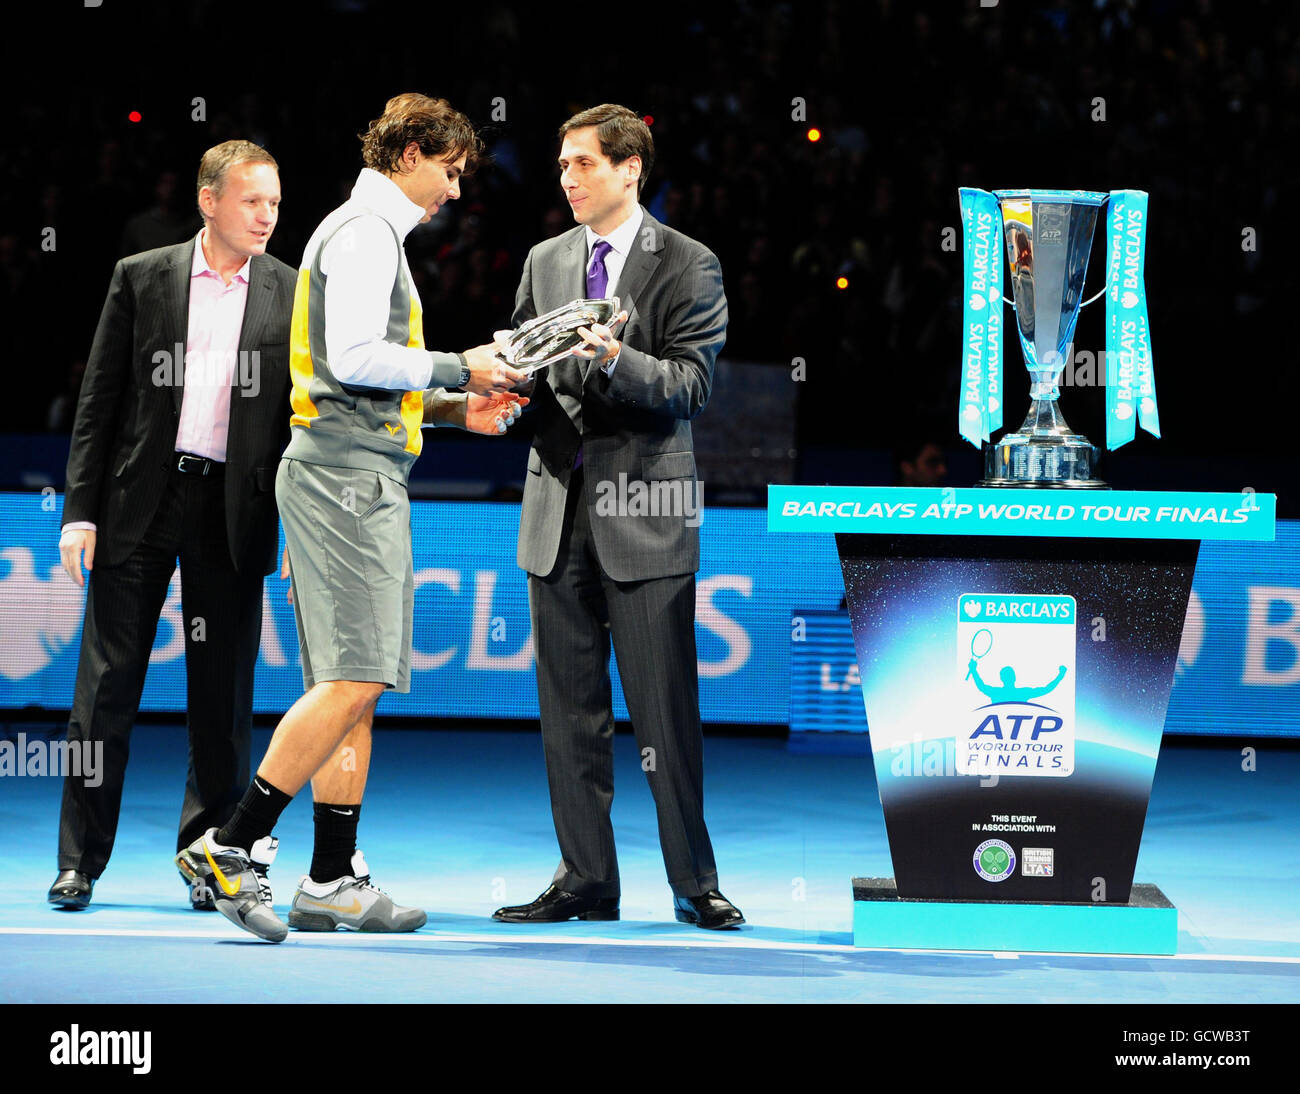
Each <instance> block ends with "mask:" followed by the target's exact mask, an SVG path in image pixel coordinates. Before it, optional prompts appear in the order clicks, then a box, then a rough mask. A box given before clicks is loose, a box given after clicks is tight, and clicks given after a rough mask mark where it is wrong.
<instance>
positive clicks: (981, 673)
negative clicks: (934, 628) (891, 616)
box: [955, 593, 1075, 777]
mask: <svg viewBox="0 0 1300 1094" xmlns="http://www.w3.org/2000/svg"><path fill="white" fill-rule="evenodd" d="M1074 621H1075V605H1074V597H1072V596H1041V595H1038V594H1035V593H1025V594H1020V595H1007V594H1005V593H962V595H961V596H960V597H959V598H958V600H957V672H958V675H959V677H960V679H961V686H960V688H959V690H958V694H959V695H960V696H961V699H960V704H959V708H958V710H957V711H956V712H955V714H956V734H955V735H956V738H957V771H958V773H959V774H962V775H1038V776H1054V777H1062V776H1066V775H1069V774H1071V773H1072V772H1073V771H1074Z"/></svg>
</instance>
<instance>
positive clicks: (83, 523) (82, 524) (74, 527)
mask: <svg viewBox="0 0 1300 1094" xmlns="http://www.w3.org/2000/svg"><path fill="white" fill-rule="evenodd" d="M97 531H99V529H98V528H96V527H95V523H94V521H89V520H74V521H69V522H68V523H67V524H65V525H64V526H63V527H62V528H60V529H59V535H63V533H64V532H97Z"/></svg>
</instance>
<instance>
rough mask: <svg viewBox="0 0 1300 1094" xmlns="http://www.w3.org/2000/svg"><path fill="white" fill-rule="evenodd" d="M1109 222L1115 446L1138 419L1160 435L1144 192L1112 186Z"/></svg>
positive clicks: (1109, 373)
mask: <svg viewBox="0 0 1300 1094" xmlns="http://www.w3.org/2000/svg"><path fill="white" fill-rule="evenodd" d="M1106 224H1107V242H1108V247H1107V264H1106V447H1107V448H1108V449H1112V450H1113V449H1116V448H1119V447H1120V446H1121V445H1124V444H1127V443H1128V442H1129V441H1131V440H1132V439H1133V437H1134V436H1135V434H1136V432H1137V424H1138V422H1139V421H1140V422H1141V424H1142V428H1143V429H1145V430H1146V431H1147V432H1148V433H1150V434H1151V435H1152V436H1155V437H1158V436H1160V411H1159V408H1158V407H1157V405H1156V381H1155V372H1154V370H1153V368H1152V363H1151V332H1150V324H1149V321H1148V318H1147V292H1146V283H1145V280H1144V275H1145V266H1146V232H1147V195H1146V192H1145V191H1143V190H1112V191H1111V195H1110V210H1109V214H1108V217H1107V222H1106Z"/></svg>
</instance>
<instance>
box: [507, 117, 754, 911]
mask: <svg viewBox="0 0 1300 1094" xmlns="http://www.w3.org/2000/svg"><path fill="white" fill-rule="evenodd" d="M560 136H561V138H562V141H563V146H562V148H561V151H560V157H559V164H560V169H561V172H562V174H561V176H560V185H561V187H562V188H563V190H564V194H565V197H566V199H567V200H568V202H569V205H570V207H571V208H572V210H573V216H574V219H575V220H576V221H577V222H578V225H579V226H578V227H576V228H574V229H573V230H572V231H569V232H567V233H565V234H564V235H561V236H559V237H557V238H555V239H552V240H548V241H546V242H545V243H540V244H538V245H537V246H536V247H534V248H533V249H532V251H531V252H530V253H529V255H528V259H527V261H526V262H525V264H524V272H523V278H522V280H521V281H520V284H519V291H518V294H517V296H516V300H515V312H514V316H513V320H512V321H513V323H514V324H515V325H516V326H518V325H519V324H520V323H523V322H525V321H526V320H528V319H531V318H533V317H534V316H536V315H540V314H543V313H545V312H547V311H549V310H551V309H553V308H555V307H558V306H559V305H561V304H565V303H567V302H568V301H570V300H573V299H575V298H577V297H605V296H614V295H617V296H618V297H619V299H620V300H621V301H622V302H623V304H622V306H623V309H624V310H623V312H622V313H621V314H620V316H618V317H617V318H616V319H615V320H614V321H612V322H611V324H610V326H611V328H612V327H616V326H618V325H619V323H620V322H621V321H622V320H623V319H626V323H627V325H626V327H625V328H624V329H623V331H622V332H621V334H620V336H619V338H617V339H616V338H615V337H614V334H613V332H612V330H611V329H609V328H606V327H603V326H599V325H597V326H594V327H593V328H591V329H590V330H587V331H585V333H584V337H585V338H586V339H587V342H588V343H589V345H588V346H587V348H585V349H583V350H580V351H578V353H577V354H575V355H574V356H572V357H568V358H565V359H563V360H561V361H558V362H556V363H555V364H553V365H551V366H550V367H549V369H547V370H546V372H545V373H543V374H542V375H541V377H540V378H539V379H538V380H537V381H536V386H535V390H534V392H533V407H534V411H533V413H534V418H535V425H536V429H535V440H534V442H533V448H532V451H531V453H530V454H529V459H528V475H527V481H526V484H525V487H524V499H523V508H522V513H521V516H520V525H519V548H518V557H519V565H520V566H521V567H523V569H525V570H526V571H527V572H528V575H529V576H528V599H529V607H530V611H531V616H532V626H533V635H534V638H535V642H536V649H537V690H538V699H539V702H540V707H541V723H542V739H543V745H544V749H545V753H546V769H547V777H548V780H549V783H550V792H551V811H552V815H553V817H554V820H555V832H556V836H557V837H558V839H559V843H560V854H561V861H560V866H559V869H558V870H557V871H556V873H555V877H554V879H553V882H552V884H551V885H550V887H549V888H547V889H546V890H545V892H543V893H542V894H541V896H539V897H538V898H537V899H536V900H535V901H533V902H532V903H530V904H524V905H518V906H514V907H507V908H501V909H498V911H497V912H496V913H495V914H494V918H495V919H497V920H500V921H502V922H508V923H532V922H555V921H559V920H567V919H572V918H575V917H576V918H578V919H605V920H608V919H617V918H618V916H619V911H618V905H619V876H618V862H617V858H616V854H615V849H614V833H613V828H612V826H611V824H610V819H609V809H610V803H611V800H612V799H613V794H614V785H613V735H614V714H613V707H612V700H611V685H610V676H609V654H610V642H611V639H612V641H613V646H614V652H615V654H616V655H617V657H618V663H619V670H620V676H621V678H622V681H623V693H624V696H625V697H626V699H627V705H628V711H629V713H630V714H631V718H632V724H633V728H634V729H635V732H636V737H637V744H638V746H639V747H640V749H641V753H642V756H643V757H644V760H643V767H644V768H645V770H646V774H647V778H648V780H649V782H650V788H651V790H652V792H653V794H654V799H655V807H656V809H657V811H658V817H659V842H660V846H661V848H662V850H663V855H664V864H665V866H666V867H667V872H668V881H669V884H670V885H671V887H672V890H673V896H674V914H675V916H676V918H677V919H678V920H680V921H681V922H683V923H694V924H696V925H697V926H700V927H705V928H710V929H716V928H725V927H735V926H738V925H740V924H741V923H743V922H744V918H743V916H742V915H741V914H740V911H739V910H738V909H737V908H736V907H735V906H734V905H732V904H731V903H730V901H728V900H727V899H726V898H725V897H724V896H723V895H722V894H721V893H720V892H719V891H718V876H717V868H716V866H715V864H714V859H713V847H712V844H711V843H710V841H709V834H708V830H707V828H706V827H705V824H704V783H703V738H702V735H701V732H700V711H699V678H698V670H697V663H696V652H695V571H696V570H697V569H699V557H700V546H699V531H698V527H699V517H700V507H699V489H698V483H697V481H696V478H695V455H694V449H693V445H692V441H691V424H690V423H691V419H692V418H694V417H695V416H696V415H697V414H699V412H700V411H701V410H703V409H704V405H705V403H707V402H708V398H709V391H710V388H711V386H712V382H713V364H714V360H715V358H716V357H717V355H718V351H719V350H720V349H721V348H722V344H723V342H724V341H725V340H726V331H727V301H726V298H725V296H724V295H723V291H722V270H721V267H720V266H719V264H718V260H717V258H716V257H715V256H714V255H713V254H712V253H711V252H710V251H709V250H708V248H706V247H704V246H703V245H702V244H700V243H697V242H696V241H695V240H692V239H689V238H687V237H686V236H684V235H682V234H681V233H680V232H676V231H673V230H672V229H671V228H667V227H665V226H664V225H662V224H660V223H659V222H658V221H656V220H655V219H654V218H653V217H652V216H650V214H649V213H648V212H647V211H646V210H645V209H644V208H643V207H642V206H641V205H640V204H639V203H638V198H639V196H640V192H641V189H642V188H643V186H644V184H645V178H646V176H647V175H648V174H649V172H650V167H651V165H652V163H653V161H654V142H653V140H652V139H651V136H650V130H649V129H648V128H647V127H646V125H645V123H644V122H643V121H642V120H641V118H640V117H639V116H638V115H636V114H635V113H633V112H632V111H631V110H628V109H627V108H626V107H622V106H613V105H609V104H606V105H603V106H597V107H593V108H591V109H590V110H585V111H583V112H582V113H580V114H577V115H575V116H574V117H572V118H570V119H569V120H568V121H567V122H566V123H565V124H564V125H563V126H562V127H561V129H560Z"/></svg>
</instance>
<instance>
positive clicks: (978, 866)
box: [972, 839, 1016, 882]
mask: <svg viewBox="0 0 1300 1094" xmlns="http://www.w3.org/2000/svg"><path fill="white" fill-rule="evenodd" d="M972 861H973V863H974V866H975V872H976V873H977V874H979V876H980V877H982V878H983V879H984V880H985V881H994V882H997V881H1006V880H1007V878H1009V877H1011V875H1012V874H1014V873H1015V872H1016V852H1015V850H1014V849H1013V848H1012V846H1011V844H1009V843H1004V842H1003V841H1002V840H1000V839H988V840H985V841H984V842H983V843H981V844H980V845H979V846H978V847H976V848H975V854H974V856H973V859H972Z"/></svg>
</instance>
